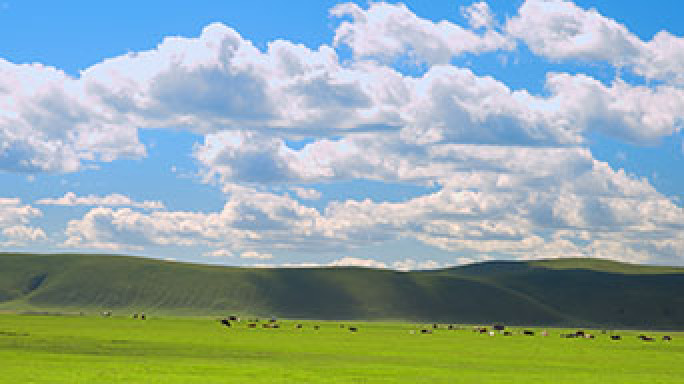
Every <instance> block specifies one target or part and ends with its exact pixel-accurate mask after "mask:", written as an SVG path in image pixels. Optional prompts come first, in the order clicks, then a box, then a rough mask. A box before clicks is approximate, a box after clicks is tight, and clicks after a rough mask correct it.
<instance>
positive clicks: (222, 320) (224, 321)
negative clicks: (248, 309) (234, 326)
mask: <svg viewBox="0 0 684 384" xmlns="http://www.w3.org/2000/svg"><path fill="white" fill-rule="evenodd" d="M221 324H223V325H225V326H226V327H230V321H229V320H228V319H221Z"/></svg>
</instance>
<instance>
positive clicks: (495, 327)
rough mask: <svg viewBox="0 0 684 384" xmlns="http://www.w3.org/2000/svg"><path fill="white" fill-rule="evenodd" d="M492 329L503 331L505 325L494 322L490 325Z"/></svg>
mask: <svg viewBox="0 0 684 384" xmlns="http://www.w3.org/2000/svg"><path fill="white" fill-rule="evenodd" d="M492 329H494V330H495V331H503V330H504V329H506V327H504V326H503V325H501V324H496V325H494V326H493V327H492Z"/></svg>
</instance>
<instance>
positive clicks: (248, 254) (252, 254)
mask: <svg viewBox="0 0 684 384" xmlns="http://www.w3.org/2000/svg"><path fill="white" fill-rule="evenodd" d="M240 258H242V259H259V260H268V259H272V258H273V255H271V254H270V253H266V252H257V251H245V252H242V253H241V254H240Z"/></svg>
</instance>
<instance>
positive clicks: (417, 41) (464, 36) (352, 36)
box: [330, 2, 513, 64]
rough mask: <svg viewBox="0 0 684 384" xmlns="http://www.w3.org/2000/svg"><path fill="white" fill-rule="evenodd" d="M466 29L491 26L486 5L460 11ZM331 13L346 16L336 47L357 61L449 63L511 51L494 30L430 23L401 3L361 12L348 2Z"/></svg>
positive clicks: (508, 42)
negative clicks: (343, 47) (467, 55)
mask: <svg viewBox="0 0 684 384" xmlns="http://www.w3.org/2000/svg"><path fill="white" fill-rule="evenodd" d="M464 12H465V13H466V14H467V15H468V17H469V19H470V23H471V25H473V26H475V27H476V28H479V27H490V26H492V20H491V14H489V12H488V7H487V4H486V3H478V4H475V5H472V6H470V7H468V8H465V9H464ZM330 14H331V15H333V16H335V17H338V18H343V17H351V21H343V22H342V23H340V25H339V26H338V28H337V29H336V30H335V40H334V41H335V44H336V45H342V44H344V45H347V46H349V47H350V48H351V49H352V52H353V53H354V55H355V56H356V57H359V58H363V57H375V58H380V59H383V60H392V59H395V58H397V57H401V56H404V55H409V56H410V57H412V58H413V59H415V60H418V61H425V62H428V63H430V64H444V63H448V62H449V61H450V60H451V58H452V57H454V56H458V55H461V54H463V53H471V52H472V53H481V52H487V51H494V50H499V49H512V48H513V44H512V42H511V40H509V39H508V38H507V37H506V36H505V35H503V34H501V33H499V32H498V31H495V30H493V29H489V28H488V29H486V30H485V32H484V33H482V34H478V33H475V32H473V31H471V30H469V29H465V28H463V27H461V26H460V25H457V24H454V23H451V22H448V21H445V20H443V21H439V22H433V21H430V20H427V19H423V18H420V17H418V16H416V15H415V14H414V13H413V12H411V10H409V9H408V7H406V5H404V4H387V3H381V2H378V3H371V4H370V6H369V7H368V9H363V8H361V7H360V6H358V5H356V4H353V3H345V4H339V5H337V6H335V7H334V8H332V9H331V11H330Z"/></svg>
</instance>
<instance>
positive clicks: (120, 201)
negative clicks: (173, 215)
mask: <svg viewBox="0 0 684 384" xmlns="http://www.w3.org/2000/svg"><path fill="white" fill-rule="evenodd" d="M36 204H40V205H62V206H76V205H96V206H103V207H111V206H128V207H133V208H141V209H164V203H162V202H161V201H150V200H145V201H142V202H138V201H134V200H132V199H131V198H130V197H128V196H124V195H121V194H118V193H113V194H110V195H107V196H95V195H88V196H78V195H76V193H74V192H67V193H66V194H64V196H62V197H59V198H54V199H52V198H45V199H39V200H36Z"/></svg>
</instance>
